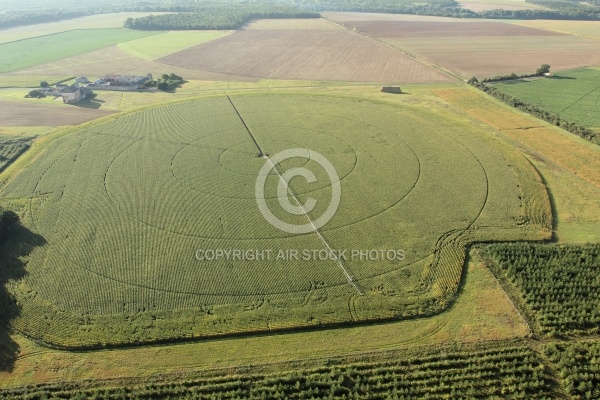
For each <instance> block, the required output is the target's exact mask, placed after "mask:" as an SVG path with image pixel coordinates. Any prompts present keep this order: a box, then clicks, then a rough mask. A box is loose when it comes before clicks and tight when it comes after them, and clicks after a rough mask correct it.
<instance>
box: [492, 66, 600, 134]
mask: <svg viewBox="0 0 600 400" xmlns="http://www.w3.org/2000/svg"><path fill="white" fill-rule="evenodd" d="M494 86H495V87H496V88H497V89H499V90H501V91H503V92H505V93H507V94H510V95H513V96H515V97H517V98H519V99H521V100H523V101H525V102H526V103H530V104H535V105H538V106H540V107H542V108H543V109H545V110H547V111H549V112H551V113H553V114H557V115H558V116H559V117H561V118H564V119H566V120H567V121H571V122H576V123H578V124H581V125H583V126H586V127H589V128H595V129H600V113H598V105H599V104H600V69H593V68H580V69H575V70H570V71H561V72H557V73H555V74H554V76H553V77H552V78H540V79H534V80H517V81H510V82H499V83H496V84H494Z"/></svg>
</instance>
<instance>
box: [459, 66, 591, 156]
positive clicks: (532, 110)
mask: <svg viewBox="0 0 600 400" xmlns="http://www.w3.org/2000/svg"><path fill="white" fill-rule="evenodd" d="M542 67H543V66H542ZM538 71H539V70H538ZM536 75H539V74H538V73H536V74H532V75H516V74H512V75H505V76H499V77H498V76H497V77H494V78H490V79H484V80H482V81H481V82H480V81H479V80H478V79H477V78H476V77H472V78H470V79H469V80H468V81H467V83H469V84H471V85H472V86H475V87H476V88H478V89H480V90H482V91H483V92H485V93H487V94H489V95H491V96H493V97H495V98H496V99H498V100H500V101H502V102H504V103H506V104H508V105H510V106H513V107H515V108H518V109H519V110H521V111H525V112H526V113H529V114H531V115H533V116H535V117H537V118H540V119H543V120H544V121H546V122H549V123H551V124H552V125H555V126H558V127H561V128H562V129H564V130H566V131H568V132H571V133H573V134H575V135H577V136H579V137H582V138H583V139H586V140H589V141H590V142H592V143H595V144H598V145H600V134H599V133H596V132H594V131H593V130H591V129H589V128H587V127H585V126H583V125H580V124H578V123H576V122H572V121H567V120H566V119H564V118H561V117H560V116H559V115H558V114H555V113H551V112H549V111H548V110H544V109H543V108H541V107H539V106H537V105H535V104H531V103H526V102H524V101H523V100H521V99H519V98H517V97H515V96H512V95H510V94H506V93H504V92H502V91H500V90H498V89H497V88H495V87H494V86H492V85H489V84H486V83H489V82H498V81H503V80H512V79H519V78H522V77H530V76H536Z"/></svg>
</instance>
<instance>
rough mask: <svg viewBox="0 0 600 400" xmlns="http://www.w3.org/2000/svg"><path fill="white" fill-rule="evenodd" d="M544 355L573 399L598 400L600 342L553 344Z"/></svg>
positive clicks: (599, 387) (546, 349)
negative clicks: (553, 365) (551, 363)
mask: <svg viewBox="0 0 600 400" xmlns="http://www.w3.org/2000/svg"><path fill="white" fill-rule="evenodd" d="M544 353H545V354H546V356H548V358H549V359H550V360H551V361H552V362H553V363H554V364H555V367H556V369H557V371H558V373H559V376H560V378H561V380H562V382H561V383H562V385H563V387H564V388H565V390H566V391H567V392H568V393H569V394H570V395H571V396H572V398H573V399H575V400H597V399H600V342H598V341H595V342H587V343H586V342H580V343H560V344H554V343H553V344H550V345H548V346H547V347H546V348H545V350H544Z"/></svg>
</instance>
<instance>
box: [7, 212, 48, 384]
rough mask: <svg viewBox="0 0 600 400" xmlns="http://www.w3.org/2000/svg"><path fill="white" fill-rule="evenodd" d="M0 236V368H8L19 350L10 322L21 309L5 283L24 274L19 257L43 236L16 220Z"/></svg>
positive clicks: (38, 243)
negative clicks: (12, 334)
mask: <svg viewBox="0 0 600 400" xmlns="http://www.w3.org/2000/svg"><path fill="white" fill-rule="evenodd" d="M2 239H3V240H2ZM0 240H1V241H2V243H0V371H8V372H10V371H12V369H13V368H14V362H15V361H16V358H17V356H18V355H19V350H20V349H19V345H18V344H17V343H16V342H15V341H14V340H13V339H12V337H11V335H10V334H11V327H10V326H11V321H12V320H13V319H14V318H16V317H17V316H19V315H20V313H21V309H20V307H19V306H18V305H17V303H16V301H15V299H14V297H13V295H12V294H10V293H9V291H8V289H7V284H8V283H9V282H11V281H16V280H19V279H22V278H23V277H25V275H26V274H27V272H26V270H25V267H26V261H24V260H23V258H24V257H26V256H27V255H29V254H30V253H31V251H32V250H33V249H34V248H36V247H39V246H43V245H44V244H45V243H46V240H45V239H44V238H43V237H42V236H40V235H38V234H36V233H34V232H31V231H30V230H29V229H27V228H26V227H24V226H23V225H21V224H19V223H18V222H16V223H15V224H14V225H12V226H11V228H10V229H9V230H8V231H7V232H5V235H4V237H3V238H1V237H0Z"/></svg>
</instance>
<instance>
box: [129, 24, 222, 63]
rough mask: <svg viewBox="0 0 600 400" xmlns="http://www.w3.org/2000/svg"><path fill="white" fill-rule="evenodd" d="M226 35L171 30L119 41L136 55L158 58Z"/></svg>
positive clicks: (210, 32) (147, 58)
mask: <svg viewBox="0 0 600 400" xmlns="http://www.w3.org/2000/svg"><path fill="white" fill-rule="evenodd" d="M225 35H227V32H225V31H171V32H164V33H161V34H158V35H153V36H147V37H143V38H140V39H136V40H131V41H129V42H125V43H119V44H118V47H119V48H120V49H121V50H123V51H125V52H126V53H129V54H131V55H132V56H134V57H138V58H141V59H144V60H156V59H157V58H160V57H164V56H166V55H168V54H172V53H175V52H177V51H179V50H183V49H187V48H188V47H192V46H196V45H199V44H201V43H205V42H208V41H210V40H214V39H218V38H220V37H223V36H225Z"/></svg>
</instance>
